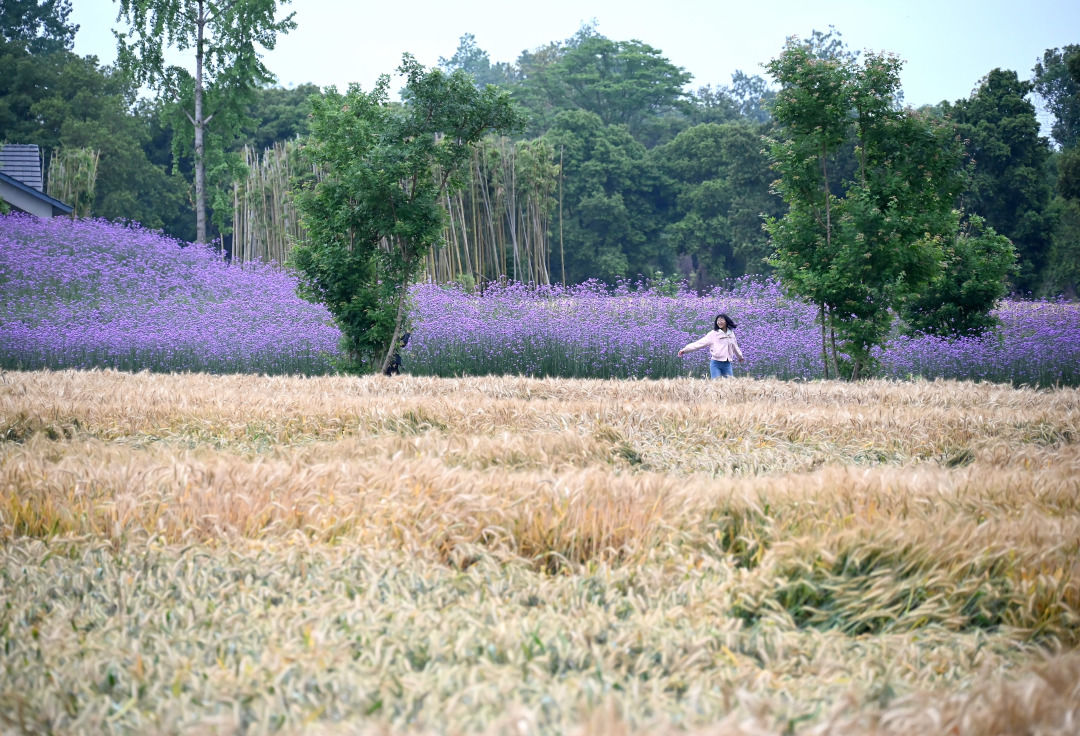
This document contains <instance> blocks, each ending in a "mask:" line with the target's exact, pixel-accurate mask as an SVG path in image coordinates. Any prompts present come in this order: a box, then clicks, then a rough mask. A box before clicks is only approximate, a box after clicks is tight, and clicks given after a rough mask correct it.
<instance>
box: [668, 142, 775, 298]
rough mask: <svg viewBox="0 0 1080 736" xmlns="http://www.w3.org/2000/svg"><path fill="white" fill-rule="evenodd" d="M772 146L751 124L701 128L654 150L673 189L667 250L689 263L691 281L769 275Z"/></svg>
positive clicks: (702, 282)
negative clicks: (765, 220)
mask: <svg viewBox="0 0 1080 736" xmlns="http://www.w3.org/2000/svg"><path fill="white" fill-rule="evenodd" d="M764 148H765V143H764V141H763V140H762V137H761V136H760V134H759V133H758V132H757V130H756V129H755V127H753V126H751V125H748V124H746V123H728V124H725V125H716V124H703V125H696V126H694V127H692V128H688V129H686V130H684V131H683V132H681V133H680V134H679V135H678V136H676V138H675V139H674V140H673V141H671V142H670V143H667V144H665V145H663V146H658V147H656V148H654V149H652V150H651V151H650V152H649V156H650V158H651V159H652V160H653V161H654V162H655V165H656V166H657V168H658V169H659V171H660V172H661V173H662V174H663V175H664V176H666V177H667V178H668V180H669V183H668V185H669V186H670V187H671V188H672V189H673V190H674V200H675V201H674V207H673V208H672V212H671V214H670V215H669V219H670V224H668V225H667V226H666V228H665V230H664V235H663V238H664V242H665V243H666V245H668V247H670V248H671V249H672V250H674V251H675V252H676V253H678V254H679V255H680V256H682V257H684V258H688V259H689V260H690V265H689V268H688V269H686V270H688V271H690V273H691V277H690V285H691V286H692V287H693V288H696V289H703V288H706V287H708V286H711V285H713V284H715V283H717V281H718V280H719V279H721V278H723V277H730V276H741V275H743V274H747V273H762V272H763V271H765V270H767V268H768V266H767V264H766V263H765V258H766V257H767V256H768V255H769V252H770V249H769V242H768V237H767V236H766V234H765V232H764V230H763V229H762V216H763V215H767V216H773V217H777V216H779V215H780V214H782V212H781V205H782V203H781V201H780V199H779V197H776V196H775V195H774V194H772V193H771V192H770V185H771V183H772V176H771V175H770V172H769V164H768V159H767V157H766V155H765V150H764Z"/></svg>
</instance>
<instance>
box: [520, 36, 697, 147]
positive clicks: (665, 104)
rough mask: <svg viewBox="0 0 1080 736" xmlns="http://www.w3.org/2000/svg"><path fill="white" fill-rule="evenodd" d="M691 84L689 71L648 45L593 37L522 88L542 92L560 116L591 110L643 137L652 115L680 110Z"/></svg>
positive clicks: (537, 74) (583, 41) (562, 56)
mask: <svg viewBox="0 0 1080 736" xmlns="http://www.w3.org/2000/svg"><path fill="white" fill-rule="evenodd" d="M689 81H690V75H689V74H688V73H687V72H686V71H684V70H683V69H682V68H681V67H677V66H675V65H674V64H672V63H671V62H670V61H668V60H667V59H666V58H664V57H663V56H662V55H661V53H660V51H659V50H658V49H655V48H653V47H652V46H649V45H648V44H645V43H642V42H641V41H612V40H610V39H608V38H605V37H603V36H600V35H588V36H585V37H583V38H581V39H580V40H579V41H578V42H577V43H576V45H574V46H572V47H570V48H568V49H567V50H565V51H564V52H562V53H561V54H560V55H559V57H558V59H557V60H556V61H554V62H553V63H551V64H548V65H546V66H544V67H542V68H541V69H540V70H538V73H536V74H535V75H534V76H533V77H527V78H526V79H525V80H524V81H523V82H522V86H526V87H531V88H532V89H533V90H534V92H538V93H539V97H540V98H541V99H542V100H543V102H544V104H545V105H550V106H551V108H553V110H554V111H556V112H557V111H559V110H574V109H577V110H586V111H588V112H591V113H594V114H595V115H597V116H598V117H599V118H600V120H601V121H602V122H603V123H604V124H605V125H625V126H627V128H628V129H629V131H630V133H631V135H634V136H635V137H638V136H639V135H640V134H641V133H642V132H643V130H644V128H645V123H646V122H647V120H648V119H649V118H650V117H651V116H656V115H660V114H663V113H665V112H667V111H670V110H672V109H674V108H677V107H678V106H679V104H680V103H681V102H682V100H683V98H684V96H685V94H684V91H683V87H685V86H686V84H687V83H688V82H689ZM526 99H528V98H526ZM527 104H528V103H527ZM532 111H533V112H542V111H538V110H532Z"/></svg>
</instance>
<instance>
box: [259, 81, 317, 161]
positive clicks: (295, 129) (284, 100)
mask: <svg viewBox="0 0 1080 736" xmlns="http://www.w3.org/2000/svg"><path fill="white" fill-rule="evenodd" d="M317 94H319V88H318V86H316V85H314V84H301V85H297V86H296V87H292V88H290V89H285V88H283V87H260V88H258V89H257V90H255V95H254V100H253V102H252V103H251V105H250V106H249V107H248V111H247V115H246V118H247V123H248V126H246V127H245V128H244V138H245V141H246V142H245V145H248V146H250V147H251V148H252V149H254V150H255V151H265V150H266V149H268V148H273V147H274V145H275V144H279V143H284V142H285V141H289V140H293V139H295V138H300V137H302V136H306V135H307V134H308V117H309V116H310V115H311V96H312V95H317Z"/></svg>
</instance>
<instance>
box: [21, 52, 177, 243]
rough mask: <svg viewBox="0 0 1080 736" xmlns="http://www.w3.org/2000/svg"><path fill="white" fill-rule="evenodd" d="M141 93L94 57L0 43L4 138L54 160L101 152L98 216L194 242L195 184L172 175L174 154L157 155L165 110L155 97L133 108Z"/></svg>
mask: <svg viewBox="0 0 1080 736" xmlns="http://www.w3.org/2000/svg"><path fill="white" fill-rule="evenodd" d="M133 95H134V91H133V90H132V89H131V87H130V85H129V84H128V80H127V79H126V78H125V77H124V76H123V75H122V74H119V73H118V72H117V71H116V70H114V69H102V68H100V67H98V65H97V63H96V59H95V58H94V57H79V56H76V55H75V54H72V53H71V52H68V51H53V52H50V53H44V54H36V55H33V54H30V53H29V52H28V51H27V50H26V48H25V47H24V46H22V45H20V44H0V140H7V141H13V142H19V143H36V144H37V145H38V146H40V147H41V149H42V152H43V154H44V159H45V161H46V162H48V161H49V160H50V158H51V156H52V153H53V152H54V151H57V150H59V149H63V148H74V149H77V148H91V149H94V150H96V151H98V152H99V153H100V155H101V159H100V163H99V165H98V170H97V182H96V185H95V187H94V201H93V203H92V205H91V208H90V211H91V213H92V214H93V215H95V216H97V217H105V218H111V219H125V220H135V221H138V222H141V223H142V224H144V225H146V226H147V227H152V228H161V229H164V230H166V231H167V232H169V233H170V234H172V235H174V236H176V237H179V238H183V239H185V240H190V239H191V238H192V237H194V227H193V223H192V226H189V225H188V222H187V221H185V216H189V215H190V213H191V209H190V206H189V204H188V196H187V185H186V183H185V182H184V181H183V180H182V179H181V178H180V177H179V176H177V175H172V174H170V173H169V159H168V157H167V156H166V157H165V159H164V160H159V161H155V160H152V159H151V158H150V155H149V154H148V151H150V150H151V149H152V148H153V146H154V141H153V135H154V129H155V126H156V121H157V119H158V114H157V110H156V108H155V107H154V106H153V105H152V104H151V103H148V102H138V103H136V104H135V105H134V106H131V105H130V104H129V103H130V100H131V99H132V97H133ZM164 143H165V145H166V146H167V145H168V136H167V135H166V136H165V138H164ZM189 219H190V218H189Z"/></svg>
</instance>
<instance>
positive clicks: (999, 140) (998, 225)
mask: <svg viewBox="0 0 1080 736" xmlns="http://www.w3.org/2000/svg"><path fill="white" fill-rule="evenodd" d="M1032 88H1033V86H1032V84H1031V83H1030V82H1024V81H1021V80H1020V79H1019V78H1018V77H1017V76H1016V72H1014V71H1007V70H1002V69H994V70H993V71H992V72H990V73H989V74H987V75H986V78H985V79H983V80H982V83H981V84H980V85H979V88H978V89H977V90H976V91H975V92H974V93H973V94H972V96H971V97H969V98H968V99H966V100H958V101H957V102H956V103H955V104H954V105H951V106H949V105H946V113H947V115H948V116H949V117H950V118H951V119H952V120H953V121H954V122H955V123H956V127H957V130H958V131H959V133H960V135H961V137H962V138H963V139H964V140H965V145H966V147H967V151H968V154H969V155H970V156H971V158H972V159H973V162H974V173H973V177H972V180H971V183H970V186H969V188H968V191H967V193H966V194H965V197H964V200H965V201H964V208H965V209H966V210H968V211H969V212H973V213H975V214H978V215H980V216H982V217H983V218H985V219H986V222H987V224H988V225H990V227H992V228H993V229H994V230H996V231H997V232H999V233H1001V234H1002V235H1004V236H1006V237H1007V238H1009V240H1011V241H1012V242H1013V245H1014V246H1016V250H1017V255H1018V256H1019V258H1020V270H1019V273H1018V275H1017V277H1016V286H1017V287H1018V288H1020V289H1022V290H1028V291H1031V290H1034V289H1036V288H1037V287H1038V285H1039V283H1040V279H1041V276H1042V271H1043V268H1044V267H1045V265H1046V259H1047V252H1048V250H1049V247H1050V233H1051V231H1052V229H1053V226H1052V222H1051V220H1050V218H1049V216H1048V213H1047V207H1048V205H1049V203H1050V194H1051V190H1050V183H1049V182H1048V181H1047V177H1046V163H1047V159H1048V158H1049V156H1050V146H1049V143H1048V142H1047V140H1046V139H1045V138H1042V137H1040V136H1039V122H1038V120H1037V119H1036V118H1035V106H1034V105H1033V104H1032V103H1031V102H1029V101H1028V99H1027V96H1028V95H1029V94H1030V93H1031V91H1032Z"/></svg>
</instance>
